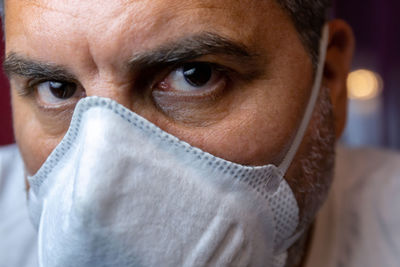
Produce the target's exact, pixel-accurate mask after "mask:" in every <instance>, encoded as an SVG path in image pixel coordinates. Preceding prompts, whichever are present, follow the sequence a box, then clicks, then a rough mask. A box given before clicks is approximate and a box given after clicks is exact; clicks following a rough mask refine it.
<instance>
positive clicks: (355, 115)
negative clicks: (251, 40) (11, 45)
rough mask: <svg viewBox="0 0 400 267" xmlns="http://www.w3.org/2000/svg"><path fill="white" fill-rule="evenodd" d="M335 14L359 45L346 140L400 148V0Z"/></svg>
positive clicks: (337, 8) (353, 2) (5, 116)
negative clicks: (353, 35)
mask: <svg viewBox="0 0 400 267" xmlns="http://www.w3.org/2000/svg"><path fill="white" fill-rule="evenodd" d="M333 12H334V14H335V15H334V16H335V17H338V18H342V19H344V20H346V21H347V22H348V23H349V24H350V25H351V26H352V27H353V30H354V34H355V36H356V41H357V47H356V51H355V57H354V62H353V68H352V72H351V73H350V75H349V78H348V87H349V92H348V95H349V107H348V123H347V127H346V130H345V133H344V135H343V138H342V140H341V142H343V143H346V144H347V145H350V146H374V147H385V148H390V149H400V63H399V62H400V30H399V27H400V15H399V14H398V13H399V12H400V1H396V0H363V1H359V0H337V1H335V3H334V6H333ZM3 49H4V47H3V44H1V45H0V51H3ZM1 54H3V53H1ZM1 60H2V59H1ZM13 141H14V139H13V135H12V126H11V107H10V96H9V86H8V83H7V80H6V78H5V77H4V75H3V74H2V73H0V145H5V144H10V143H12V142H13Z"/></svg>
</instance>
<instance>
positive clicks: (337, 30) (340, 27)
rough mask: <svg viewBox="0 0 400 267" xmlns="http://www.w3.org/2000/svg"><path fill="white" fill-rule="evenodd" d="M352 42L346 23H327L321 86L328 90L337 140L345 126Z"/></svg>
mask: <svg viewBox="0 0 400 267" xmlns="http://www.w3.org/2000/svg"><path fill="white" fill-rule="evenodd" d="M354 42H355V41H354V35H353V31H352V30H351V28H350V26H349V25H348V24H347V23H346V22H344V21H343V20H338V19H336V20H332V21H331V22H330V23H329V43H328V49H327V54H326V61H325V68H324V80H323V84H324V86H326V87H328V88H329V89H330V97H331V101H332V104H333V115H334V119H335V133H336V138H337V139H339V138H340V136H341V135H342V133H343V130H344V127H345V124H346V112H347V86H346V80H347V75H348V73H349V71H350V67H351V62H352V58H353V51H354Z"/></svg>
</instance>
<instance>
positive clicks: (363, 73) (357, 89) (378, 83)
mask: <svg viewBox="0 0 400 267" xmlns="http://www.w3.org/2000/svg"><path fill="white" fill-rule="evenodd" d="M382 88H383V82H382V78H381V76H380V75H379V74H378V73H375V72H373V71H370V70H366V69H360V70H355V71H353V72H351V73H350V74H349V76H348V78H347V90H348V96H349V98H351V99H359V100H368V99H372V98H375V97H377V96H378V95H379V94H380V93H381V91H382Z"/></svg>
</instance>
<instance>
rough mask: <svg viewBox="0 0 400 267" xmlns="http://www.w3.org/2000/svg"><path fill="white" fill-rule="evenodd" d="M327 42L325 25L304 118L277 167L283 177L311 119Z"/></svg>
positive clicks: (327, 29)
mask: <svg viewBox="0 0 400 267" xmlns="http://www.w3.org/2000/svg"><path fill="white" fill-rule="evenodd" d="M328 41H329V27H328V25H327V24H325V25H324V27H323V29H322V38H321V42H320V47H319V57H318V67H317V73H316V77H315V81H314V85H313V88H312V91H311V96H310V99H309V101H308V104H307V108H306V110H305V112H304V116H303V119H302V121H301V124H300V127H299V129H298V130H297V134H296V136H295V138H294V140H293V143H292V146H291V147H290V148H289V151H288V152H287V154H286V156H285V158H284V159H283V161H282V163H281V164H280V165H279V167H278V168H279V170H280V171H281V172H282V174H283V175H284V174H286V172H287V170H288V169H289V166H290V164H291V163H292V161H293V158H294V156H295V155H296V153H297V150H298V148H299V146H300V144H301V142H302V141H303V138H304V134H305V132H306V130H307V127H308V125H309V123H310V120H311V117H312V114H313V111H314V108H315V104H316V102H317V99H318V95H319V92H320V88H321V82H322V76H323V73H324V63H325V57H326V51H327V49H328Z"/></svg>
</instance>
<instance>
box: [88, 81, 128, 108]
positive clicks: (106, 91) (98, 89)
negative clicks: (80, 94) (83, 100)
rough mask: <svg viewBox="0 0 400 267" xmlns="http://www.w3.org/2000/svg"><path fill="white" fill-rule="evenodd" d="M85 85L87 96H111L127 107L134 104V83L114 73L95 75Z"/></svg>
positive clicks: (110, 97)
mask: <svg viewBox="0 0 400 267" xmlns="http://www.w3.org/2000/svg"><path fill="white" fill-rule="evenodd" d="M83 86H84V89H85V92H86V96H100V97H105V98H109V99H112V100H114V101H116V102H118V103H119V104H121V105H123V106H125V107H130V106H131V104H132V100H133V99H132V97H133V96H132V87H133V85H132V83H131V82H129V81H122V80H121V79H118V78H116V77H115V76H113V75H110V74H108V75H95V76H94V77H92V78H91V79H90V81H88V82H87V83H85V85H83Z"/></svg>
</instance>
